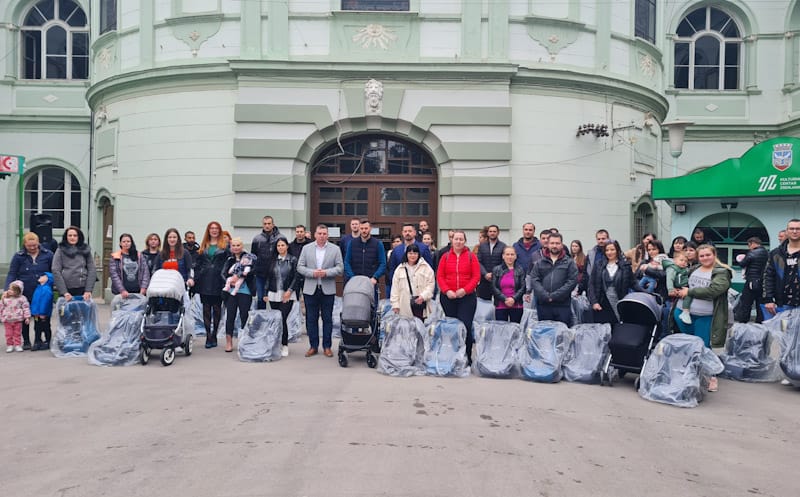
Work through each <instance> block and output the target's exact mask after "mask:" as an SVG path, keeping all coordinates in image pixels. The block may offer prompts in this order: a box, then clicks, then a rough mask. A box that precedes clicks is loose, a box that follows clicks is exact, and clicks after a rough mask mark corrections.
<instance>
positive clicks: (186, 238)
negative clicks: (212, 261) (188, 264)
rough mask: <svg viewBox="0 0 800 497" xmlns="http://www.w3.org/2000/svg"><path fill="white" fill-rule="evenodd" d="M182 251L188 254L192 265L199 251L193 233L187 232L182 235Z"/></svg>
mask: <svg viewBox="0 0 800 497" xmlns="http://www.w3.org/2000/svg"><path fill="white" fill-rule="evenodd" d="M183 249H184V250H185V251H187V252H189V255H190V256H191V258H192V265H194V262H195V260H196V259H197V251H198V250H200V245H198V243H197V239H196V237H195V234H194V231H187V232H186V233H184V234H183Z"/></svg>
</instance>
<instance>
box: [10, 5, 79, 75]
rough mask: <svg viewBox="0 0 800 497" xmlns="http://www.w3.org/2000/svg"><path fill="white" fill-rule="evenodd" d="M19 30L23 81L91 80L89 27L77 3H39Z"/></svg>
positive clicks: (30, 11) (28, 14)
mask: <svg viewBox="0 0 800 497" xmlns="http://www.w3.org/2000/svg"><path fill="white" fill-rule="evenodd" d="M20 31H21V34H20V36H21V37H22V41H21V45H22V78H23V79H87V78H88V77H89V24H88V22H87V19H86V14H85V13H84V12H83V9H81V7H80V6H79V5H78V4H77V3H76V2H74V1H73V0H42V1H41V2H38V3H37V4H36V5H34V6H33V7H32V8H31V9H30V10H29V11H28V13H27V14H26V16H25V19H24V21H23V23H22V28H20Z"/></svg>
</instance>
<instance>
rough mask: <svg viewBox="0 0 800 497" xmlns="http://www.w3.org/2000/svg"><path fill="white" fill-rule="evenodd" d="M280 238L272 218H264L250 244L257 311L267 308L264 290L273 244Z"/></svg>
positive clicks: (273, 257) (273, 253) (270, 265)
mask: <svg viewBox="0 0 800 497" xmlns="http://www.w3.org/2000/svg"><path fill="white" fill-rule="evenodd" d="M280 236H281V232H280V230H278V227H277V226H275V221H274V220H273V219H272V216H264V218H263V219H262V220H261V233H259V234H257V235H256V236H254V237H253V242H252V243H251V244H250V252H251V253H252V254H253V255H255V256H256V263H255V267H254V268H253V270H254V272H255V274H256V307H257V308H258V309H266V308H267V303H266V302H264V295H265V289H266V286H267V278H268V277H269V274H268V273H269V269H270V268H271V267H272V262H273V261H274V260H275V242H276V241H278V238H280Z"/></svg>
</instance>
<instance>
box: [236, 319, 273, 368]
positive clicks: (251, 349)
mask: <svg viewBox="0 0 800 497" xmlns="http://www.w3.org/2000/svg"><path fill="white" fill-rule="evenodd" d="M282 334H283V317H282V315H281V311H279V310H277V309H270V310H264V309H261V310H256V311H252V312H251V313H250V314H249V315H248V317H247V323H246V324H245V327H244V329H243V330H242V332H241V333H240V334H239V342H238V351H239V360H240V361H244V362H272V361H277V360H280V358H281V335H282Z"/></svg>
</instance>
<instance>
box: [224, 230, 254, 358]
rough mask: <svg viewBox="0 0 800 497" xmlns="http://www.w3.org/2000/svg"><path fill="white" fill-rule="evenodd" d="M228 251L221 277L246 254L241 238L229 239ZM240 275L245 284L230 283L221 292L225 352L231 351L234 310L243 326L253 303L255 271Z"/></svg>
mask: <svg viewBox="0 0 800 497" xmlns="http://www.w3.org/2000/svg"><path fill="white" fill-rule="evenodd" d="M230 251H231V255H230V256H229V257H228V259H227V260H226V261H225V265H224V266H223V267H222V272H221V273H220V276H221V277H222V278H227V277H228V276H229V272H230V269H231V268H232V267H233V265H234V264H236V263H237V262H239V261H240V260H241V259H242V256H243V255H245V254H247V252H245V250H244V244H242V239H241V238H238V237H235V238H233V239H231V246H230ZM234 277H235V278H238V276H236V275H234ZM241 277H242V278H244V283H245V284H243V285H242V286H241V287H239V289H238V290H236V287H235V286H233V284H231V287H230V290H229V291H228V292H223V299H224V300H225V312H226V313H227V316H226V318H225V352H233V329H234V327H235V323H236V311H237V310H238V311H239V319H240V324H241V327H242V328H244V325H245V323H247V315H248V313H249V311H250V305H251V304H252V303H253V296H254V295H255V294H256V273H255V271H253V270H251V271H249V272H247V274H246V276H245V275H242V276H241ZM231 283H235V282H231ZM231 292H233V293H235V294H232V293H231Z"/></svg>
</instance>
